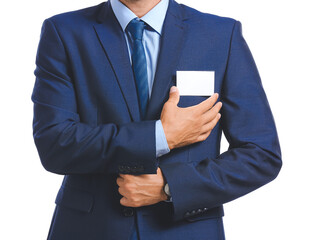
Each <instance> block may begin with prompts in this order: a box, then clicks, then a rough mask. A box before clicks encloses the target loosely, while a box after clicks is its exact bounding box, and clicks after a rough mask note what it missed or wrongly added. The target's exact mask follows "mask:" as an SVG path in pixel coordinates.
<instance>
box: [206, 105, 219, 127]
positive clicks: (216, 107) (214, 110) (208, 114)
mask: <svg viewBox="0 0 311 240" xmlns="http://www.w3.org/2000/svg"><path fill="white" fill-rule="evenodd" d="M221 107H222V102H218V103H216V104H215V105H214V106H213V107H212V108H211V109H210V110H209V111H207V112H206V113H204V114H203V116H202V117H203V118H204V124H206V123H208V122H210V121H212V120H213V119H214V118H215V117H216V116H217V114H218V113H219V111H220V109H221Z"/></svg>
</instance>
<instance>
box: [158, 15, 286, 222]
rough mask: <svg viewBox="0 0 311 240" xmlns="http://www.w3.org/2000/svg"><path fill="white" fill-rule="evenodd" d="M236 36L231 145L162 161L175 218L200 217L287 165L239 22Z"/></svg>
mask: <svg viewBox="0 0 311 240" xmlns="http://www.w3.org/2000/svg"><path fill="white" fill-rule="evenodd" d="M230 41H231V42H230V51H229V56H228V62H227V68H226V73H225V77H224V82H223V86H222V93H221V95H220V98H221V100H220V101H221V102H222V103H223V106H222V109H221V114H222V117H221V118H220V120H219V121H220V122H219V124H220V126H221V127H222V129H223V131H224V134H225V137H226V139H227V140H228V142H229V148H228V150H227V151H226V152H223V153H222V154H220V155H219V156H217V157H215V158H204V159H203V160H201V161H200V160H199V159H197V160H196V159H190V162H191V163H171V164H163V165H161V170H162V172H163V175H164V176H165V178H166V180H167V182H168V184H169V186H170V192H171V195H172V199H173V208H174V214H173V219H174V220H175V221H177V220H181V219H183V218H187V217H195V216H196V215H197V216H199V215H201V214H202V213H203V214H204V211H205V210H208V209H210V208H214V207H217V206H220V205H222V204H224V203H226V202H229V201H231V200H234V199H236V198H238V197H241V196H243V195H245V194H247V193H249V192H251V191H253V190H255V189H257V188H259V187H261V186H263V185H264V184H266V183H268V182H270V181H272V180H273V179H274V178H275V177H276V176H277V175H278V173H279V171H280V169H281V166H282V160H281V149H280V145H279V140H278V135H277V131H276V126H275V122H274V118H273V115H272V112H271V110H270V107H269V103H268V100H267V97H266V94H265V92H264V89H263V86H262V83H261V79H260V76H259V73H258V71H257V67H256V65H255V62H254V59H253V57H252V54H251V52H250V50H249V48H248V46H247V44H246V42H245V40H244V38H243V36H242V28H241V23H240V22H239V21H236V22H235V24H234V27H233V30H232V35H231V40H230Z"/></svg>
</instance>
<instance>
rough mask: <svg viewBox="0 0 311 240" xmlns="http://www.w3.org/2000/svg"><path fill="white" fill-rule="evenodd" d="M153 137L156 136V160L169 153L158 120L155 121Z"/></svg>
mask: <svg viewBox="0 0 311 240" xmlns="http://www.w3.org/2000/svg"><path fill="white" fill-rule="evenodd" d="M155 136H156V155H157V158H158V157H160V156H162V155H164V154H166V153H169V152H170V148H169V147H168V144H167V140H166V137H165V133H164V129H163V126H162V122H161V120H160V119H159V120H157V121H156V126H155Z"/></svg>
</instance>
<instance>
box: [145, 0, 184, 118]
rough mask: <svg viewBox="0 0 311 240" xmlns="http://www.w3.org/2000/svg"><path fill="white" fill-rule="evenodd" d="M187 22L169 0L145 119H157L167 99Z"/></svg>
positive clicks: (175, 3)
mask: <svg viewBox="0 0 311 240" xmlns="http://www.w3.org/2000/svg"><path fill="white" fill-rule="evenodd" d="M187 26H188V25H187V24H185V23H184V22H183V17H182V12H181V9H180V5H179V4H178V3H177V2H175V1H174V0H170V2H169V6H168V9H167V13H166V17H165V20H164V24H163V30H162V36H161V46H160V52H159V59H158V63H157V69H156V73H155V79H154V83H153V88H152V92H151V98H150V101H149V104H148V109H147V113H146V120H151V119H159V118H160V114H161V110H162V107H163V104H164V103H165V101H166V100H167V99H168V96H169V88H170V87H171V86H173V85H174V83H173V81H172V80H173V77H174V75H175V74H176V72H175V70H176V66H177V64H178V59H179V56H180V54H181V50H182V48H183V47H182V46H183V42H184V40H185V35H186V30H187Z"/></svg>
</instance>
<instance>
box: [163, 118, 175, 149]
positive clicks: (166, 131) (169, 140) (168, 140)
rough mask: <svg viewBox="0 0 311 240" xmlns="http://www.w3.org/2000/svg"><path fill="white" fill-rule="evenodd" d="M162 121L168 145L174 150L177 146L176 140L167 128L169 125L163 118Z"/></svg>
mask: <svg viewBox="0 0 311 240" xmlns="http://www.w3.org/2000/svg"><path fill="white" fill-rule="evenodd" d="M161 123H162V127H163V131H164V135H165V138H166V142H167V145H168V147H169V149H170V150H172V149H173V148H175V144H174V142H173V141H172V140H171V139H172V137H171V135H170V133H169V131H168V129H167V126H166V125H165V122H164V121H163V120H162V119H161Z"/></svg>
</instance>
